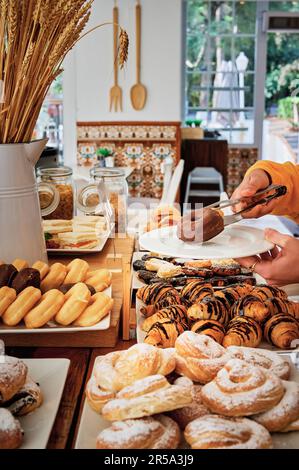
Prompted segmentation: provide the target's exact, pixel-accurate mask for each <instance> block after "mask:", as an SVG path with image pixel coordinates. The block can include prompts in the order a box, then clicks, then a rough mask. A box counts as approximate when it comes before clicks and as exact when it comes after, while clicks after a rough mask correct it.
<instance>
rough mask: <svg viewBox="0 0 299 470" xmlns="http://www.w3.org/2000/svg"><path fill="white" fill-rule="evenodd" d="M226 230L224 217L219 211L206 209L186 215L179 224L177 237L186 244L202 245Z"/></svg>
mask: <svg viewBox="0 0 299 470" xmlns="http://www.w3.org/2000/svg"><path fill="white" fill-rule="evenodd" d="M223 230H224V221H223V215H222V214H221V212H220V211H218V210H217V209H211V208H208V207H206V208H204V209H198V210H193V211H191V212H190V213H188V214H186V215H185V216H184V217H182V218H181V220H180V221H179V223H178V226H177V235H178V237H179V239H180V240H183V241H184V242H197V243H202V242H205V241H207V240H210V239H211V238H214V237H216V235H218V234H219V233H221V232H222V231H223Z"/></svg>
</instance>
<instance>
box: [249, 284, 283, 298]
mask: <svg viewBox="0 0 299 470" xmlns="http://www.w3.org/2000/svg"><path fill="white" fill-rule="evenodd" d="M252 295H254V296H256V297H259V298H260V299H261V300H263V301H265V300H267V299H269V298H272V297H278V298H279V299H287V298H288V295H287V293H286V292H285V291H284V290H282V289H279V287H275V286H269V285H268V284H260V285H259V286H256V287H255V288H254V289H253V291H252Z"/></svg>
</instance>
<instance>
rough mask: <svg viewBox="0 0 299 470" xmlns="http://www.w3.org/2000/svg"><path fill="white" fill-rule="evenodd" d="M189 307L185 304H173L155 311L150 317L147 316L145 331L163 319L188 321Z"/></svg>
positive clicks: (179, 321) (143, 326) (143, 324)
mask: <svg viewBox="0 0 299 470" xmlns="http://www.w3.org/2000/svg"><path fill="white" fill-rule="evenodd" d="M186 315H187V309H186V307H184V306H183V305H173V306H172V307H166V308H162V309H161V310H159V311H158V312H157V313H154V315H152V316H151V317H149V318H146V319H145V320H144V322H143V323H142V329H143V331H149V330H150V329H151V327H152V326H153V325H154V324H155V323H160V322H161V320H162V321H164V319H168V320H171V321H174V322H178V323H183V324H186V323H187V318H186Z"/></svg>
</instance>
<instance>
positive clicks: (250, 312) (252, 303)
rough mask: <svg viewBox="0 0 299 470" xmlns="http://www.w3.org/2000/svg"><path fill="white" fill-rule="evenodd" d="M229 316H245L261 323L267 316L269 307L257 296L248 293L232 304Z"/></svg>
mask: <svg viewBox="0 0 299 470" xmlns="http://www.w3.org/2000/svg"><path fill="white" fill-rule="evenodd" d="M231 316H232V317H236V316H245V317H247V318H252V319H253V320H255V321H256V322H258V323H263V322H265V321H266V320H267V318H268V317H269V309H268V308H267V306H266V305H265V304H264V302H263V301H261V300H260V298H259V297H256V296H254V295H251V294H250V295H245V296H244V297H242V298H241V299H240V300H238V301H237V302H236V303H235V304H234V305H233V306H232V309H231Z"/></svg>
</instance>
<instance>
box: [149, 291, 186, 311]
mask: <svg viewBox="0 0 299 470" xmlns="http://www.w3.org/2000/svg"><path fill="white" fill-rule="evenodd" d="M172 305H184V306H188V305H187V302H186V301H185V300H184V299H183V298H182V297H181V296H180V294H179V292H178V291H177V293H174V292H171V293H170V294H169V295H166V296H165V297H163V298H162V299H161V300H160V301H158V302H155V303H154V304H153V305H146V306H145V307H141V308H140V312H141V313H142V315H143V316H144V317H150V316H151V315H153V314H154V313H156V312H158V311H159V310H161V309H162V308H167V307H170V306H172Z"/></svg>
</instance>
